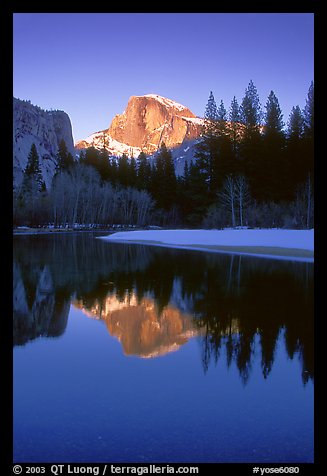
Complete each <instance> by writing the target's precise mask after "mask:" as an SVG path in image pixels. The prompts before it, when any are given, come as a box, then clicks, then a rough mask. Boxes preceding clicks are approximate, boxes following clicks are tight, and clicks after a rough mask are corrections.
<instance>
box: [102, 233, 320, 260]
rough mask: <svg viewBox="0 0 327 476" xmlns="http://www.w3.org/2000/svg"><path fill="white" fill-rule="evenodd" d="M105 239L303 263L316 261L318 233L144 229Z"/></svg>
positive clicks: (117, 234) (116, 234) (112, 235)
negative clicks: (314, 258) (316, 237)
mask: <svg viewBox="0 0 327 476" xmlns="http://www.w3.org/2000/svg"><path fill="white" fill-rule="evenodd" d="M101 239H104V240H108V241H111V242H133V243H142V244H149V245H157V246H168V247H173V248H187V249H196V250H206V251H215V252H224V253H238V254H239V253H242V254H251V255H258V256H262V257H263V256H265V257H274V258H279V259H296V260H301V261H303V260H304V261H313V257H314V230H282V229H251V230H248V229H224V230H142V231H126V232H118V233H114V234H111V235H109V236H103V237H101Z"/></svg>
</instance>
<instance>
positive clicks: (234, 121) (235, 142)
mask: <svg viewBox="0 0 327 476" xmlns="http://www.w3.org/2000/svg"><path fill="white" fill-rule="evenodd" d="M228 119H229V130H230V138H231V143H232V152H233V158H234V161H236V160H237V159H238V158H239V144H240V140H241V114H240V107H239V105H238V102H237V99H236V97H235V96H234V97H233V99H232V102H231V105H230V109H229V115H228ZM235 165H236V164H235Z"/></svg>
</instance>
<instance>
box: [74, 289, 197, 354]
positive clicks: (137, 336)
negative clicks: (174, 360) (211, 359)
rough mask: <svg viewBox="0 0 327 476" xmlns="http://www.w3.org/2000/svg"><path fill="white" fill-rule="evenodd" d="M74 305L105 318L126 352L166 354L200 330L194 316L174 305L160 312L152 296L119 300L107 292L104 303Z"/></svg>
mask: <svg viewBox="0 0 327 476" xmlns="http://www.w3.org/2000/svg"><path fill="white" fill-rule="evenodd" d="M74 305H75V306H76V307H78V308H80V309H82V310H83V312H85V314H87V315H88V316H90V317H93V318H97V319H99V318H100V319H103V320H104V321H105V323H106V326H107V329H108V331H109V332H110V334H111V335H112V336H115V337H117V339H118V340H119V341H120V343H121V344H122V346H123V350H124V353H125V354H126V355H138V356H139V357H143V358H149V357H158V356H160V355H165V354H167V353H169V352H174V351H176V350H178V349H179V348H180V347H181V346H182V345H183V344H185V343H186V342H187V341H188V340H189V339H190V338H191V337H194V336H195V335H198V334H199V330H198V329H197V328H196V327H195V325H194V324H193V320H192V316H191V315H189V314H186V313H182V312H181V311H179V310H178V309H177V308H176V307H174V306H170V305H168V306H166V307H165V308H164V309H163V310H162V312H161V313H160V315H159V313H158V310H157V306H156V304H155V302H154V300H153V299H151V298H143V299H142V300H141V301H140V302H138V301H137V298H136V296H135V295H134V294H133V295H131V296H126V297H125V298H124V299H123V300H122V301H119V300H118V299H117V298H116V297H115V296H114V295H111V296H108V297H107V298H106V299H105V300H104V301H103V302H102V303H101V304H99V303H98V302H97V303H96V304H95V305H94V306H93V307H92V308H91V309H88V310H86V309H84V308H83V306H82V304H81V303H79V302H75V303H74Z"/></svg>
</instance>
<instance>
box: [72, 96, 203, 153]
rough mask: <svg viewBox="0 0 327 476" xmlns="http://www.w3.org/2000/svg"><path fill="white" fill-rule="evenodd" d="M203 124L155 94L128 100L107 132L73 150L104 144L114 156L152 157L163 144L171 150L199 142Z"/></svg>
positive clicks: (186, 110) (98, 134) (89, 139)
mask: <svg viewBox="0 0 327 476" xmlns="http://www.w3.org/2000/svg"><path fill="white" fill-rule="evenodd" d="M202 123H203V120H202V119H200V118H199V117H196V116H195V115H194V114H193V113H192V112H191V111H190V110H189V109H188V108H187V107H186V106H183V105H182V104H179V103H177V102H176V101H172V100H171V99H168V98H165V97H162V96H159V95H157V94H146V95H145V96H131V97H130V99H129V101H128V104H127V107H126V109H125V111H124V112H123V113H122V114H117V115H116V116H115V117H114V118H113V120H112V122H111V125H110V126H109V129H107V130H103V131H100V132H98V133H94V134H92V135H91V136H89V137H88V138H86V139H83V140H81V141H79V142H77V144H76V147H77V148H80V149H81V148H85V147H89V146H91V145H94V146H95V147H97V148H102V147H103V145H104V142H105V144H106V147H107V149H108V150H109V151H110V152H111V153H112V154H114V155H118V156H119V155H121V154H122V153H123V152H125V153H127V154H128V155H134V156H136V155H138V154H139V153H140V152H141V151H143V152H145V153H146V154H152V153H154V152H155V151H157V150H158V148H159V147H160V146H161V143H162V142H164V143H165V144H166V146H167V147H168V148H172V147H176V146H178V145H180V144H182V143H183V142H185V141H192V140H194V139H196V138H198V137H199V136H200V134H201V126H202Z"/></svg>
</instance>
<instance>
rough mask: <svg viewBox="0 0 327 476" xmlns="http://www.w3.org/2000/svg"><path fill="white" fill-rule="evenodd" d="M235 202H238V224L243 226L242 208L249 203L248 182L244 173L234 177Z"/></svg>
mask: <svg viewBox="0 0 327 476" xmlns="http://www.w3.org/2000/svg"><path fill="white" fill-rule="evenodd" d="M234 182H235V193H236V202H237V204H238V210H239V217H240V226H243V214H244V209H245V207H246V206H248V205H249V203H250V191H249V184H248V181H247V179H246V178H245V177H244V175H237V177H235V179H234Z"/></svg>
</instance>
